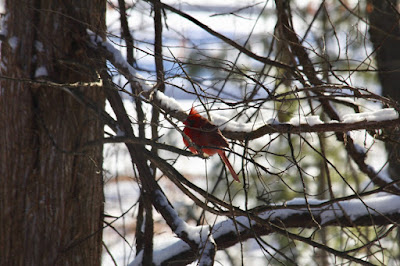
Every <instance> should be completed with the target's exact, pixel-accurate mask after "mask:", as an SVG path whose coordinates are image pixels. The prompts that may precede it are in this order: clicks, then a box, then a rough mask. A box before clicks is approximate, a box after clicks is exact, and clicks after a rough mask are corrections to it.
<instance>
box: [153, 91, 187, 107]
mask: <svg viewBox="0 0 400 266" xmlns="http://www.w3.org/2000/svg"><path fill="white" fill-rule="evenodd" d="M153 95H154V96H155V97H156V98H157V100H158V101H159V102H160V104H161V105H162V106H165V107H167V109H168V110H174V111H181V112H183V111H184V109H183V108H182V105H181V104H180V103H178V102H177V101H176V100H175V99H174V98H172V97H168V96H167V95H165V94H164V93H162V92H160V91H158V90H157V91H155V93H154V94H153Z"/></svg>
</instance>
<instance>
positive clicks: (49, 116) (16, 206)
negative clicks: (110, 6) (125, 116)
mask: <svg viewBox="0 0 400 266" xmlns="http://www.w3.org/2000/svg"><path fill="white" fill-rule="evenodd" d="M6 9H7V22H6V27H7V29H6V34H7V35H6V41H5V42H3V43H2V46H1V62H2V64H1V75H3V76H5V77H9V78H10V79H2V80H1V84H0V85H1V87H0V136H1V138H0V178H1V186H0V250H1V251H0V265H100V262H101V250H102V231H101V228H102V224H103V223H102V221H103V219H102V218H103V217H102V216H103V187H102V174H101V173H102V172H101V167H102V147H101V146H98V147H96V148H93V149H91V150H89V151H87V152H84V153H82V152H81V151H80V148H81V147H82V146H83V145H85V143H87V142H88V141H91V140H96V139H100V138H102V137H103V124H102V122H101V121H100V120H99V119H98V118H97V116H96V114H94V113H91V112H90V110H89V109H88V108H87V107H85V106H84V105H82V104H81V103H79V102H78V101H77V100H76V99H74V98H73V97H72V96H71V95H70V94H69V93H67V92H65V91H63V90H62V89H61V88H60V87H57V86H50V85H49V84H47V85H44V84H43V83H42V84H39V83H35V82H28V80H38V79H46V80H48V81H51V82H56V83H63V84H66V83H76V82H92V81H95V80H96V73H95V71H93V70H92V69H94V66H95V65H99V64H102V63H104V62H99V61H98V60H97V59H96V61H95V59H94V58H92V55H91V54H90V52H89V49H88V48H87V47H88V46H87V41H88V37H87V33H86V28H87V27H89V28H90V29H91V30H92V31H95V32H98V33H102V32H104V30H105V19H104V18H105V1H103V0H90V1H71V0H67V1H61V0H60V1H50V0H42V1H40V0H35V1H34V0H31V1H29V0H28V1H21V0H9V1H7V2H6ZM104 66H105V64H104ZM44 69H46V70H47V75H43V76H42V77H40V76H41V74H40V73H42V74H46V73H45V72H41V71H40V70H44ZM73 90H75V91H77V92H79V93H81V94H82V95H83V97H87V98H89V99H91V101H93V102H94V103H96V104H97V105H98V106H99V107H100V108H103V106H104V101H105V98H104V93H103V92H102V88H101V87H98V86H79V87H78V86H77V87H76V88H73Z"/></svg>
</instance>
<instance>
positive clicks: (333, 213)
mask: <svg viewBox="0 0 400 266" xmlns="http://www.w3.org/2000/svg"><path fill="white" fill-rule="evenodd" d="M324 204H326V203H324V202H321V203H317V204H312V205H310V206H309V209H308V208H307V206H305V205H287V206H281V207H276V206H274V207H273V208H272V209H271V210H266V211H263V212H261V213H258V215H257V216H254V215H253V214H251V213H249V215H248V216H237V217H235V219H234V220H233V219H227V220H225V221H221V222H219V223H217V224H215V225H214V226H213V228H212V236H213V238H214V240H215V242H216V244H217V248H218V249H219V250H222V249H226V248H228V247H230V246H233V245H235V244H237V243H239V242H240V241H245V240H247V239H250V238H254V237H261V236H265V235H269V234H271V233H279V234H281V235H286V236H287V237H290V238H291V239H294V240H298V241H302V242H304V243H306V244H308V245H311V246H314V247H317V248H320V249H323V250H325V251H327V252H329V253H331V254H333V255H335V256H338V257H342V258H345V259H349V260H351V261H355V262H357V263H359V264H364V265H368V264H369V263H368V262H366V261H363V260H360V259H357V258H355V257H351V256H349V255H348V254H347V253H346V251H345V250H344V251H339V250H335V249H332V248H330V247H328V246H324V245H322V244H320V243H318V242H315V241H314V240H312V239H311V238H308V237H304V236H301V235H296V234H293V233H290V232H289V231H287V230H286V229H288V228H318V227H320V228H321V227H327V226H340V227H357V226H384V225H390V224H397V223H398V221H400V212H399V209H400V200H399V196H392V195H388V196H383V197H378V198H376V199H371V200H360V199H352V200H346V201H342V202H340V203H334V204H332V205H324ZM378 209H379V211H378ZM310 211H311V213H312V216H311V214H310ZM316 222H317V223H316ZM176 246H179V250H180V252H178V253H177V252H176V251H175V247H176ZM169 248H170V249H171V252H168V249H169ZM169 248H165V247H164V248H163V250H154V256H155V257H157V256H161V253H162V254H163V256H164V259H165V260H164V261H162V263H163V264H168V263H173V262H174V261H175V262H176V261H179V262H182V263H190V262H192V261H194V260H195V256H194V253H193V252H192V251H191V249H190V247H189V246H188V245H182V243H180V241H178V242H175V243H173V244H172V245H171V246H170V247H169ZM349 248H350V249H351V247H349ZM172 251H174V252H172ZM166 254H171V256H170V257H168V256H166ZM135 263H138V262H137V261H135Z"/></svg>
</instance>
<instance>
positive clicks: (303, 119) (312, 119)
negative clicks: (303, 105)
mask: <svg viewBox="0 0 400 266" xmlns="http://www.w3.org/2000/svg"><path fill="white" fill-rule="evenodd" d="M289 123H290V124H292V125H294V126H299V125H300V124H308V125H310V126H314V125H320V124H323V123H324V122H322V121H321V119H320V118H319V116H317V115H313V116H295V117H293V118H292V119H290V121H289Z"/></svg>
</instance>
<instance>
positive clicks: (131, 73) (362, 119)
mask: <svg viewBox="0 0 400 266" xmlns="http://www.w3.org/2000/svg"><path fill="white" fill-rule="evenodd" d="M90 34H91V40H92V42H93V44H95V45H96V46H97V47H99V48H100V49H102V53H103V54H104V55H105V57H106V58H107V60H109V61H110V62H111V63H112V64H113V65H114V66H115V67H116V68H117V69H118V70H119V71H120V72H121V74H123V75H124V76H125V78H126V79H127V80H128V81H129V82H131V83H132V84H135V86H139V87H140V90H141V91H142V95H143V96H144V97H146V98H147V100H148V101H152V102H153V103H155V104H157V105H158V106H159V107H160V108H162V109H163V110H164V111H165V113H167V114H168V115H171V116H172V117H174V118H176V119H178V120H180V121H184V120H185V119H186V116H187V114H186V112H185V111H184V109H183V108H182V106H181V105H180V104H179V103H178V102H177V101H176V100H175V99H174V98H172V97H168V96H166V95H165V94H164V93H162V92H160V91H158V90H157V86H156V84H151V83H150V82H148V81H147V80H145V79H144V77H142V76H141V75H140V74H139V73H137V71H136V70H135V69H134V68H133V67H132V66H131V65H129V64H128V62H127V61H126V60H125V59H124V57H123V56H122V54H121V51H119V50H118V49H116V48H115V47H114V46H113V44H112V43H111V42H109V41H108V40H102V39H101V38H99V37H98V36H96V35H94V34H92V33H90ZM213 122H214V123H215V124H216V125H219V126H220V128H221V130H222V132H223V134H224V135H225V136H226V137H227V138H230V139H233V140H244V139H247V140H252V139H256V138H259V137H262V136H264V135H266V134H272V133H294V134H299V133H307V132H347V131H352V130H361V129H367V130H376V129H381V128H392V127H395V126H396V125H398V124H399V123H400V120H399V115H398V113H397V112H396V110H394V109H393V108H387V109H383V110H377V111H373V112H364V113H355V114H348V115H345V116H344V117H343V119H342V121H337V120H332V121H329V122H327V123H324V122H322V121H321V120H320V118H319V117H318V116H306V117H295V118H293V119H292V120H291V121H290V122H288V123H280V122H278V121H277V120H276V119H270V120H269V121H267V122H266V123H239V122H235V121H229V120H228V118H225V117H221V116H217V115H214V116H213Z"/></svg>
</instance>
